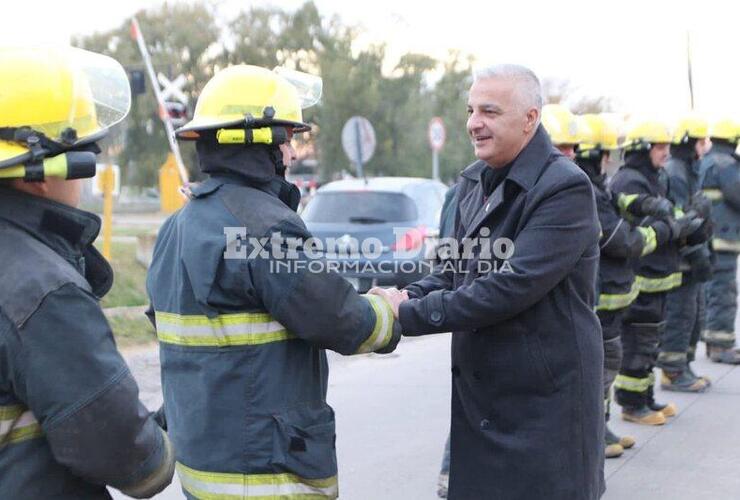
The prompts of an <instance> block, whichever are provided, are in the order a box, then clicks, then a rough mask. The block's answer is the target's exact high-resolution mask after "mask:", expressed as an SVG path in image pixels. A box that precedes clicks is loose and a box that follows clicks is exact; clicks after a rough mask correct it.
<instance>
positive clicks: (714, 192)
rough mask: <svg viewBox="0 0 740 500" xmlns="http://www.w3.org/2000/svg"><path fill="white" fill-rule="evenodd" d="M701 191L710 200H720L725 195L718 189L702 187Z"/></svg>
mask: <svg viewBox="0 0 740 500" xmlns="http://www.w3.org/2000/svg"><path fill="white" fill-rule="evenodd" d="M702 193H704V196H706V197H707V199H709V200H711V201H721V200H723V199H724V197H725V196H724V195H723V194H722V190H720V189H702Z"/></svg>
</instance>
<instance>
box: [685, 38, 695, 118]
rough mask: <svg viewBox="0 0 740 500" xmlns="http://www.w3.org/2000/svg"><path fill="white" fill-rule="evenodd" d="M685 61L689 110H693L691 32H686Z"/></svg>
mask: <svg viewBox="0 0 740 500" xmlns="http://www.w3.org/2000/svg"><path fill="white" fill-rule="evenodd" d="M686 61H687V63H688V70H689V99H690V103H691V110H692V111H693V109H694V78H693V75H692V72H691V32H690V31H686Z"/></svg>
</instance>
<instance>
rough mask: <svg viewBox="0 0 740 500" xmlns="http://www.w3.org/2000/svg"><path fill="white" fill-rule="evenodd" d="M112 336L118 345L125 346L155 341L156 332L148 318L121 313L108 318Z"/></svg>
mask: <svg viewBox="0 0 740 500" xmlns="http://www.w3.org/2000/svg"><path fill="white" fill-rule="evenodd" d="M108 323H110V326H111V329H112V330H113V336H114V337H115V338H116V342H117V343H118V345H119V346H120V347H127V346H132V345H136V344H146V343H150V342H155V341H156V340H157V334H156V333H155V332H154V327H153V326H152V324H151V322H149V318H147V317H146V316H144V315H143V314H142V315H140V316H139V315H137V316H135V317H131V316H128V315H126V314H121V315H118V316H115V317H113V318H108Z"/></svg>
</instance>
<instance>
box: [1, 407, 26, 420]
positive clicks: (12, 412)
mask: <svg viewBox="0 0 740 500" xmlns="http://www.w3.org/2000/svg"><path fill="white" fill-rule="evenodd" d="M24 411H26V407H25V406H23V405H10V406H0V420H10V419H13V418H16V417H19V416H20V415H21V414H22V413H23V412H24Z"/></svg>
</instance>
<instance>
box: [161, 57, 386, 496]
mask: <svg viewBox="0 0 740 500" xmlns="http://www.w3.org/2000/svg"><path fill="white" fill-rule="evenodd" d="M282 75H286V73H285V72H280V73H276V72H274V71H269V70H267V69H264V68H259V67H255V66H247V65H238V66H231V67H229V68H227V69H224V70H222V71H220V72H219V73H217V74H216V75H215V76H214V77H213V78H212V79H211V80H210V81H209V82H208V84H207V85H206V86H205V88H204V89H203V91H202V93H201V95H200V98H199V99H198V103H197V106H196V109H195V114H194V117H193V120H192V121H191V122H189V123H188V124H186V125H185V126H183V127H182V128H180V129H179V130H178V131H177V136H178V138H179V139H181V140H195V141H196V149H197V152H198V159H199V161H200V167H201V170H203V172H205V173H207V174H209V175H210V178H209V179H208V180H206V181H205V182H203V183H202V184H200V185H197V186H195V187H192V188H191V195H192V199H191V201H190V202H189V203H188V204H187V205H186V206H185V207H184V208H183V209H181V210H180V211H179V212H177V213H176V214H174V215H173V216H172V217H170V218H169V219H168V220H167V221H166V222H165V224H164V226H163V227H162V229H161V230H160V232H159V237H158V238H157V243H156V246H155V249H154V258H153V261H152V265H151V267H150V270H149V274H148V277H147V290H148V293H149V297H150V299H151V305H152V309H151V310H150V313H151V314H152V315H153V317H154V319H155V323H156V329H157V336H158V338H159V342H160V355H161V361H162V382H163V392H164V401H165V403H164V404H165V413H166V416H167V420H168V429H169V432H170V435H171V436H172V440H173V443H174V446H175V450H176V458H177V471H178V474H179V477H180V481H181V482H182V486H183V489H184V492H185V494H186V496H187V497H188V498H214V497H219V498H220V497H221V495H228V497H229V498H245V499H246V498H298V497H301V498H302V497H303V496H304V495H305V496H306V497H307V498H308V497H310V498H336V497H337V495H338V485H337V461H336V450H335V424H334V412H333V410H332V408H331V407H330V406H328V405H327V403H326V391H327V378H328V365H327V360H326V354H325V352H324V349H331V350H334V351H337V352H340V353H342V354H357V353H367V352H389V351H392V350H393V349H394V348H395V346H396V344H397V342H398V340H399V338H400V328H399V327H398V324H397V323H396V322H395V321H394V319H393V311H392V309H391V307H390V306H389V305H388V303H386V302H385V301H384V300H383V299H382V298H380V297H377V296H367V295H359V294H358V293H357V292H356V291H355V290H354V289H353V288H352V286H351V285H350V284H349V283H348V282H347V281H346V280H344V279H343V278H342V277H341V276H339V275H338V274H336V273H332V272H329V271H328V270H327V269H326V266H322V263H323V264H325V262H324V261H323V260H321V259H318V260H309V256H310V252H311V250H310V248H309V246H310V240H311V239H312V238H311V234H310V233H309V232H308V231H307V230H306V228H305V226H304V224H303V222H302V220H301V219H300V217H299V216H298V214H296V212H295V210H296V207H297V206H298V202H299V199H300V194H299V192H298V189H297V188H296V187H295V186H294V185H292V184H290V183H288V182H287V181H286V180H285V170H286V167H288V166H289V165H290V163H291V161H292V160H293V159H294V157H295V151H294V150H293V148H292V147H291V145H290V140H291V137H292V135H293V134H294V133H297V132H303V131H308V130H310V126H309V125H308V124H306V123H304V122H303V118H302V111H301V108H302V104H303V105H304V106H305V105H308V104H310V103H311V102H315V101H316V100H318V96H319V95H320V84H321V80H320V79H318V78H316V77H310V75H305V74H301V73H296V72H290V73H287V76H282ZM289 78H290V80H289ZM299 89H302V90H301V92H300V93H299ZM301 96H303V99H304V101H303V102H302V100H301ZM307 101H308V102H307ZM275 264H285V266H283V267H276V266H275ZM309 265H310V266H309ZM314 265H316V266H314Z"/></svg>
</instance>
